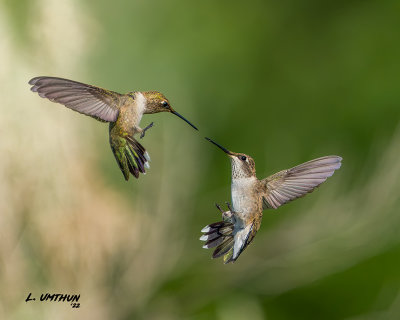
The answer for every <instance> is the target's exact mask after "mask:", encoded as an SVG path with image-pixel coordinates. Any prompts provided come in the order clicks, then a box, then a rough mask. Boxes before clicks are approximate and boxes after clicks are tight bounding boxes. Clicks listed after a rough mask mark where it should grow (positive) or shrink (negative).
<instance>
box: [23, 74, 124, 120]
mask: <svg viewBox="0 0 400 320" xmlns="http://www.w3.org/2000/svg"><path fill="white" fill-rule="evenodd" d="M29 84H30V85H32V88H31V90H32V91H33V92H37V93H38V94H39V96H41V97H42V98H47V99H49V100H50V101H53V102H58V103H61V104H63V105H64V106H66V107H68V108H70V109H72V110H75V111H77V112H80V113H83V114H85V115H87V116H91V117H93V118H95V119H97V120H100V121H108V122H115V121H116V120H117V118H118V113H119V108H118V104H119V100H120V97H121V94H119V93H117V92H113V91H109V90H105V89H102V88H98V87H95V86H91V85H88V84H84V83H80V82H76V81H72V80H67V79H62V78H55V77H36V78H33V79H31V80H30V81H29Z"/></svg>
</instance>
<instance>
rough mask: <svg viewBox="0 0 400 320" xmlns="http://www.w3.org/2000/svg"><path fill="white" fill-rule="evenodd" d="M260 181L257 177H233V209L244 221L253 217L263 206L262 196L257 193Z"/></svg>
mask: <svg viewBox="0 0 400 320" xmlns="http://www.w3.org/2000/svg"><path fill="white" fill-rule="evenodd" d="M258 182H259V181H258V180H257V178H256V177H248V178H239V179H232V185H231V194H232V206H233V210H234V212H235V213H236V215H237V216H238V217H239V218H240V219H241V220H243V221H246V220H248V219H252V218H253V217H254V216H255V215H256V214H257V213H259V211H260V208H262V203H261V198H260V197H259V196H258V193H257V186H258ZM261 211H262V209H261Z"/></svg>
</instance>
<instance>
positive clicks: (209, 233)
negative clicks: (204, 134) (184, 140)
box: [200, 138, 342, 263]
mask: <svg viewBox="0 0 400 320" xmlns="http://www.w3.org/2000/svg"><path fill="white" fill-rule="evenodd" d="M206 139H207V140H208V141H210V142H211V143H213V144H215V145H216V146H217V147H219V148H220V149H222V150H223V151H224V152H225V153H226V154H227V155H228V156H229V157H230V159H231V167H232V184H231V196H232V208H231V207H230V205H229V203H227V204H228V208H229V211H225V212H223V210H222V209H221V208H220V207H219V205H217V208H218V209H220V211H221V212H222V218H223V221H220V222H215V223H212V224H210V225H208V226H206V227H204V228H203V229H202V230H201V232H203V233H204V235H202V236H201V238H200V240H202V241H207V242H206V243H205V245H204V246H203V248H206V249H208V248H214V247H216V249H215V250H214V253H213V256H212V257H213V258H218V257H220V256H222V255H224V263H228V262H234V261H236V259H237V258H238V257H239V255H240V254H241V253H242V252H243V250H244V249H246V247H247V246H248V245H249V244H250V243H251V242H252V241H253V239H254V237H255V235H256V233H257V231H258V229H259V228H260V225H261V220H262V216H263V210H264V209H277V208H278V207H280V206H281V205H283V204H285V203H287V202H289V201H292V200H294V199H297V198H300V197H303V196H305V195H306V194H307V193H310V192H312V191H313V190H314V189H315V188H316V187H318V186H319V185H320V184H321V183H323V182H324V181H325V180H326V179H327V178H328V177H330V176H331V175H333V173H334V172H335V170H337V169H339V168H340V166H341V161H342V158H341V157H338V156H326V157H322V158H318V159H314V160H311V161H308V162H305V163H302V164H300V165H298V166H296V167H293V168H291V169H287V170H282V171H279V172H278V173H275V174H273V175H272V176H269V177H268V178H265V179H262V180H258V179H257V177H256V168H255V164H254V160H253V159H252V158H251V157H249V156H248V155H246V154H244V153H235V152H232V151H229V150H228V149H226V148H224V147H222V146H221V145H219V144H218V143H216V142H214V141H212V140H211V139H209V138H206Z"/></svg>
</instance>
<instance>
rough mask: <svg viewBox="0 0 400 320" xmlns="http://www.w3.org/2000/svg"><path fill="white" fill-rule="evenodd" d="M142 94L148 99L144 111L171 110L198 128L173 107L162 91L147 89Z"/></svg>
mask: <svg viewBox="0 0 400 320" xmlns="http://www.w3.org/2000/svg"><path fill="white" fill-rule="evenodd" d="M142 94H143V96H144V97H145V99H146V104H145V110H144V113H158V112H171V113H172V114H174V115H176V116H178V117H179V118H181V119H182V120H183V121H185V122H187V123H188V124H189V125H190V126H192V127H193V128H194V129H196V130H198V129H197V128H196V127H195V126H194V125H193V124H191V123H190V122H189V121H188V120H186V119H185V118H184V117H183V116H181V115H180V114H179V113H178V112H176V111H175V110H174V109H172V107H171V105H170V103H169V101H168V99H167V98H166V97H165V96H164V95H163V94H162V93H161V92H158V91H145V92H142Z"/></svg>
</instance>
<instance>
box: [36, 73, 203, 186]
mask: <svg viewBox="0 0 400 320" xmlns="http://www.w3.org/2000/svg"><path fill="white" fill-rule="evenodd" d="M29 84H30V85H32V88H31V90H32V91H33V92H37V93H38V94H39V96H40V97H42V98H47V99H49V100H50V101H53V102H57V103H61V104H63V105H64V106H66V107H68V108H70V109H72V110H74V111H77V112H80V113H83V114H85V115H87V116H90V117H92V118H95V119H97V120H99V121H102V122H109V123H110V126H109V133H110V145H111V149H112V151H113V153H114V156H115V159H116V160H117V163H118V165H119V168H120V169H121V171H122V173H123V175H124V177H125V180H129V176H130V174H129V173H131V174H132V175H133V176H134V177H135V178H139V173H145V168H149V163H148V162H149V161H150V157H149V155H148V153H147V151H146V150H145V148H144V147H143V146H142V145H141V144H140V143H139V142H138V141H137V140H136V139H135V138H134V135H135V134H137V133H140V134H141V135H140V138H143V137H144V135H145V132H146V130H147V129H149V128H150V127H152V126H153V122H152V123H150V124H149V125H148V126H147V127H145V128H144V129H142V128H140V127H139V123H140V120H141V119H142V116H143V114H149V113H158V112H171V113H173V114H175V115H176V116H178V117H180V118H181V119H183V120H184V121H186V122H187V123H188V124H189V125H191V126H192V127H193V128H194V129H196V130H198V129H197V128H196V127H195V126H194V125H193V124H191V123H190V122H189V121H188V120H186V119H185V118H184V117H182V116H181V115H180V114H179V113H177V112H176V111H175V110H174V109H172V107H171V105H170V103H169V101H168V99H167V98H166V97H165V96H164V95H163V94H162V93H160V92H157V91H143V92H140V91H132V92H128V93H126V94H120V93H117V92H114V91H110V90H106V89H102V88H99V87H95V86H92V85H89V84H84V83H80V82H77V81H72V80H67V79H62V78H56V77H36V78H33V79H31V80H30V81H29Z"/></svg>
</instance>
